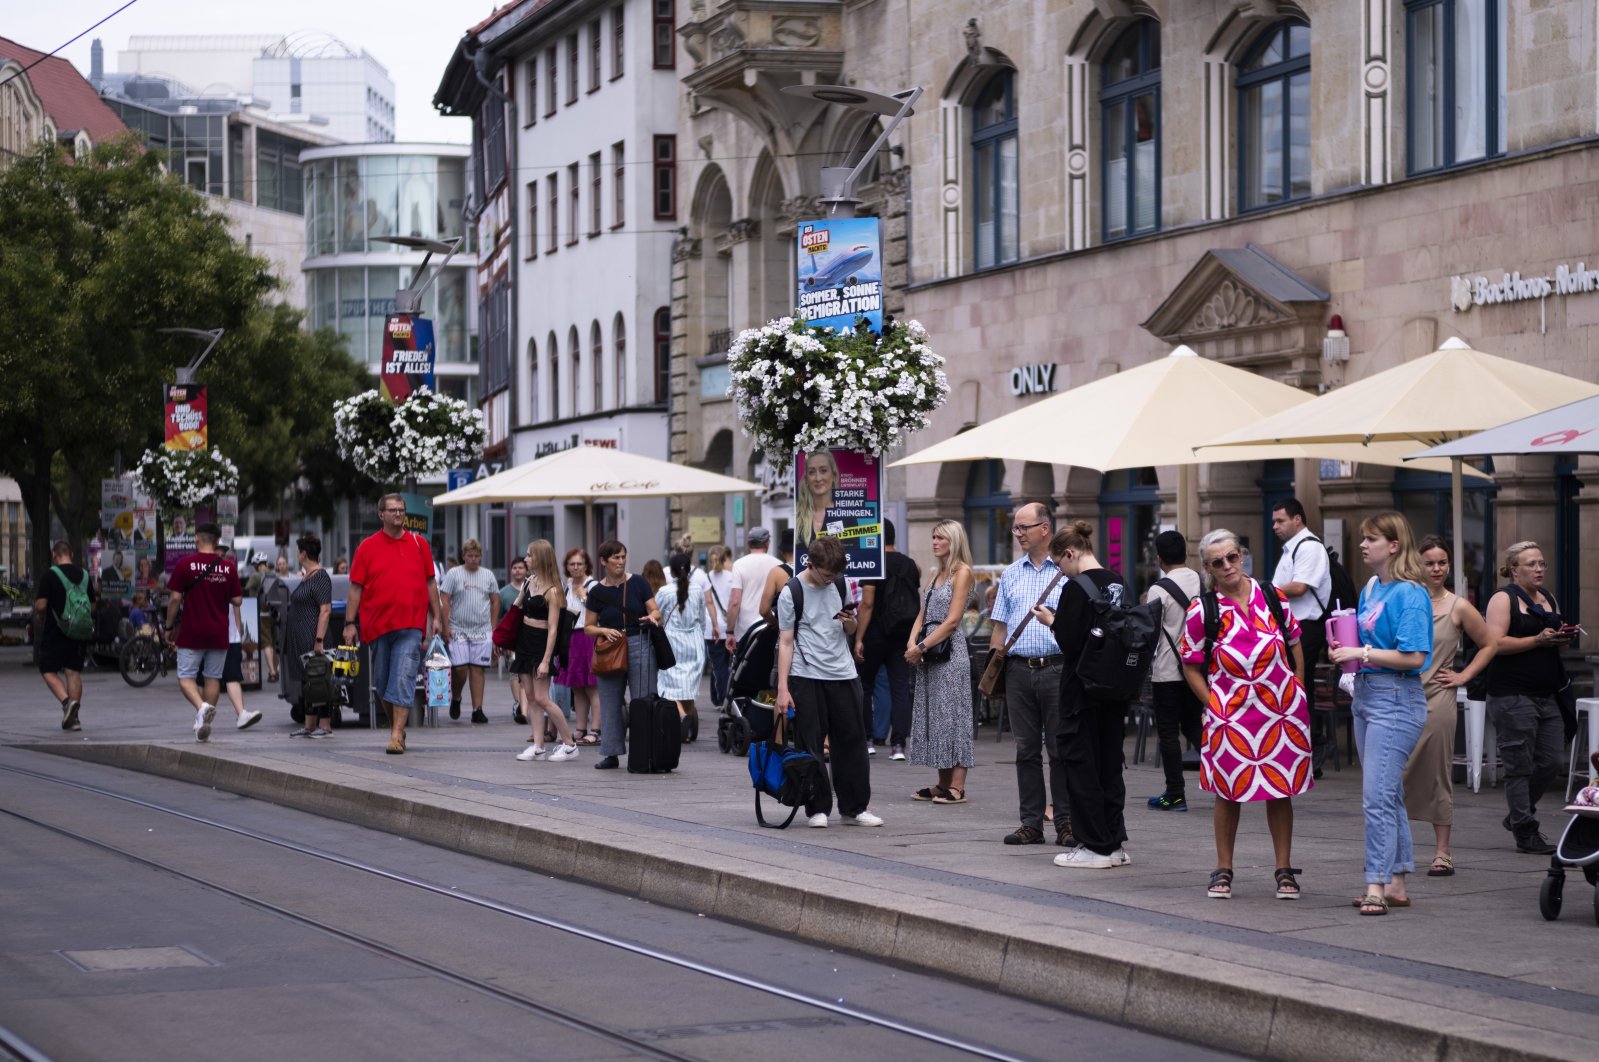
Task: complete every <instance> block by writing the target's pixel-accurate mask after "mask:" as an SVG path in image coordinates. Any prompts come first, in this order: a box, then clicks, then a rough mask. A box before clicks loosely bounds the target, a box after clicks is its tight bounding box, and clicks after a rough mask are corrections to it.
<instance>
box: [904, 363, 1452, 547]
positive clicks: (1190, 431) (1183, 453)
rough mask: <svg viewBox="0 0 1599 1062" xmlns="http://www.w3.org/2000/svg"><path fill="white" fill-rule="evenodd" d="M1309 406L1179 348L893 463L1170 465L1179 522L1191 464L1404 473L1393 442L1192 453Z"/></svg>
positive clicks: (1303, 398) (1402, 450)
mask: <svg viewBox="0 0 1599 1062" xmlns="http://www.w3.org/2000/svg"><path fill="white" fill-rule="evenodd" d="M1313 400H1314V396H1312V395H1308V394H1306V393H1305V392H1303V391H1300V390H1297V389H1295V388H1293V387H1289V386H1288V385H1287V384H1282V383H1278V382H1277V381H1275V380H1268V379H1266V378H1265V377H1264V376H1258V375H1256V374H1255V373H1252V372H1248V371H1246V370H1244V369H1239V368H1235V367H1233V366H1231V365H1226V364H1224V363H1222V362H1219V361H1212V360H1210V359H1208V358H1202V357H1200V356H1199V355H1197V354H1195V353H1194V352H1193V351H1192V350H1190V349H1189V348H1188V347H1186V346H1180V347H1177V348H1176V349H1174V350H1173V351H1172V352H1171V354H1170V355H1168V356H1167V357H1164V358H1160V359H1158V360H1156V361H1151V362H1147V363H1145V364H1143V365H1139V366H1137V367H1136V368H1132V369H1128V370H1126V371H1124V372H1119V373H1116V374H1115V375H1114V376H1107V377H1105V378H1104V379H1102V380H1095V381H1093V382H1091V383H1086V384H1083V385H1081V386H1079V387H1074V388H1072V389H1071V390H1069V391H1065V392H1063V393H1061V394H1058V395H1055V396H1054V397H1052V398H1046V399H1044V400H1043V401H1041V402H1035V403H1033V404H1032V405H1029V406H1025V407H1023V408H1021V409H1018V410H1016V411H1015V412H1014V413H1007V414H1006V415H1005V416H1003V417H999V418H997V419H995V420H991V421H989V422H988V423H986V424H981V425H979V426H977V427H975V428H973V429H971V430H970V431H965V432H962V433H961V434H959V435H956V436H954V437H952V438H949V439H945V440H944V441H943V442H938V443H934V444H933V445H932V446H929V447H927V448H926V449H925V450H918V451H917V452H916V453H914V454H911V455H909V456H908V457H903V458H901V459H899V460H898V461H895V462H894V466H896V467H897V466H900V465H922V464H937V463H942V462H944V461H982V460H990V459H997V460H1013V461H1041V462H1047V463H1049V464H1056V465H1075V466H1077V467H1079V468H1092V469H1094V470H1095V471H1098V472H1111V471H1114V470H1116V469H1120V468H1143V467H1150V466H1156V465H1176V466H1178V468H1179V470H1180V475H1181V477H1182V480H1183V482H1182V485H1181V486H1180V487H1179V489H1178V496H1177V497H1178V502H1177V504H1178V510H1179V515H1178V521H1177V522H1178V525H1179V526H1185V525H1186V523H1187V521H1186V520H1185V519H1183V515H1184V513H1183V510H1185V508H1186V498H1187V494H1188V491H1187V474H1188V468H1189V466H1192V465H1197V464H1211V463H1217V462H1223V461H1262V460H1275V459H1280V458H1310V459H1319V458H1326V459H1329V460H1338V461H1365V462H1369V463H1374V464H1381V465H1392V466H1394V467H1404V465H1405V460H1404V459H1405V456H1406V455H1407V454H1409V453H1411V452H1412V451H1413V450H1414V447H1413V446H1411V445H1410V444H1409V443H1403V442H1401V443H1396V444H1387V443H1384V444H1380V445H1377V446H1371V447H1363V446H1360V445H1358V443H1324V444H1319V445H1310V446H1306V445H1299V444H1293V443H1286V444H1285V443H1268V444H1265V445H1260V446H1249V447H1239V448H1238V449H1236V450H1233V449H1229V450H1227V451H1226V452H1224V453H1216V454H1213V455H1205V456H1196V455H1195V453H1194V447H1195V446H1197V445H1198V444H1199V443H1200V442H1202V441H1204V440H1206V439H1209V438H1212V437H1213V436H1214V435H1215V434H1216V432H1217V430H1218V429H1219V428H1221V427H1222V426H1224V425H1228V424H1231V425H1233V426H1236V427H1243V426H1245V425H1247V424H1253V423H1255V422H1256V421H1258V420H1259V418H1261V417H1264V416H1269V415H1270V414H1273V413H1279V412H1283V411H1292V410H1296V409H1298V408H1299V407H1302V406H1303V405H1305V404H1306V403H1308V402H1311V401H1313ZM1289 415H1292V414H1291V413H1290V414H1289ZM1426 467H1431V468H1433V469H1434V470H1437V471H1445V470H1447V468H1448V463H1447V462H1444V461H1437V462H1434V463H1433V464H1432V465H1430V466H1426ZM1474 471H1475V470H1474ZM1185 529H1186V527H1185Z"/></svg>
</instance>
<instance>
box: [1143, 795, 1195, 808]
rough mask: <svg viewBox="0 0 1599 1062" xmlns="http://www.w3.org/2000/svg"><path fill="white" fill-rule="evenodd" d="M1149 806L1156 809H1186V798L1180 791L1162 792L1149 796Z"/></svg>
mask: <svg viewBox="0 0 1599 1062" xmlns="http://www.w3.org/2000/svg"><path fill="white" fill-rule="evenodd" d="M1149 806H1150V807H1152V808H1154V809H1155V810H1156V811H1187V810H1188V798H1187V797H1186V796H1184V795H1183V794H1181V793H1162V794H1160V796H1152V797H1150V798H1149Z"/></svg>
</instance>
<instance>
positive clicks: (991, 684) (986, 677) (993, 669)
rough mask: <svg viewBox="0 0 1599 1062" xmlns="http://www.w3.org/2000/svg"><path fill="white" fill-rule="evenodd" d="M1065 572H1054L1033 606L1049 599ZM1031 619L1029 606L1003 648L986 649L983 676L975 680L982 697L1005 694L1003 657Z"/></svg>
mask: <svg viewBox="0 0 1599 1062" xmlns="http://www.w3.org/2000/svg"><path fill="white" fill-rule="evenodd" d="M1065 574H1066V573H1065V572H1056V573H1055V578H1053V579H1051V580H1050V581H1049V585H1048V586H1046V587H1044V592H1043V593H1042V594H1039V595H1038V601H1037V603H1035V604H1034V605H1033V608H1037V607H1038V606H1039V605H1042V604H1043V603H1044V602H1045V601H1047V600H1049V592H1050V591H1051V590H1053V589H1055V584H1056V583H1058V582H1060V581H1061V577H1062V576H1064V575H1065ZM1032 619H1033V609H1031V608H1030V609H1028V610H1027V615H1025V616H1023V617H1022V621H1021V622H1020V623H1018V624H1017V625H1016V629H1015V630H1014V631H1012V632H1011V635H1010V637H1009V638H1007V639H1005V648H1003V649H989V650H988V656H987V657H986V658H985V659H984V660H983V677H982V678H980V679H978V680H977V688H978V690H980V691H981V692H982V694H983V696H984V697H1003V696H1005V658H1006V657H1007V656H1009V655H1010V651H1011V647H1012V646H1014V645H1015V644H1016V639H1018V638H1020V637H1021V636H1022V631H1023V630H1025V629H1026V628H1027V625H1028V624H1029V623H1031V622H1032Z"/></svg>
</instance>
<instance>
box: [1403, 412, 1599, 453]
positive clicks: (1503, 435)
mask: <svg viewBox="0 0 1599 1062" xmlns="http://www.w3.org/2000/svg"><path fill="white" fill-rule="evenodd" d="M1594 453H1599V398H1584V399H1580V400H1579V401H1576V402H1571V403H1569V404H1567V405H1564V406H1561V407H1560V408H1558V409H1551V410H1547V411H1545V412H1543V413H1534V414H1533V415H1532V416H1530V417H1522V418H1521V419H1520V420H1513V421H1511V422H1510V423H1508V424H1501V425H1499V426H1498V427H1497V428H1489V429H1488V430H1487V431H1479V432H1477V433H1476V434H1475V435H1466V436H1463V437H1461V438H1459V439H1456V440H1455V441H1454V442H1447V443H1444V444H1443V445H1442V446H1434V447H1432V448H1431V449H1428V450H1423V451H1421V452H1420V453H1418V454H1413V455H1412V456H1414V457H1417V458H1424V457H1477V456H1481V455H1484V454H1594Z"/></svg>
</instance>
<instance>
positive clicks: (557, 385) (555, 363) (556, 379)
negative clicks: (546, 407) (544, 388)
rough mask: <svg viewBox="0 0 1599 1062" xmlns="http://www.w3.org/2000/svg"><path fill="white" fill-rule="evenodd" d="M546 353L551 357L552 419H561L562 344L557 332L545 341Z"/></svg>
mask: <svg viewBox="0 0 1599 1062" xmlns="http://www.w3.org/2000/svg"><path fill="white" fill-rule="evenodd" d="M544 350H545V353H547V354H548V355H549V359H550V419H551V420H560V419H561V345H560V344H559V343H557V342H556V341H555V333H554V332H551V333H550V338H549V339H548V340H546V341H545V343H544Z"/></svg>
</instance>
